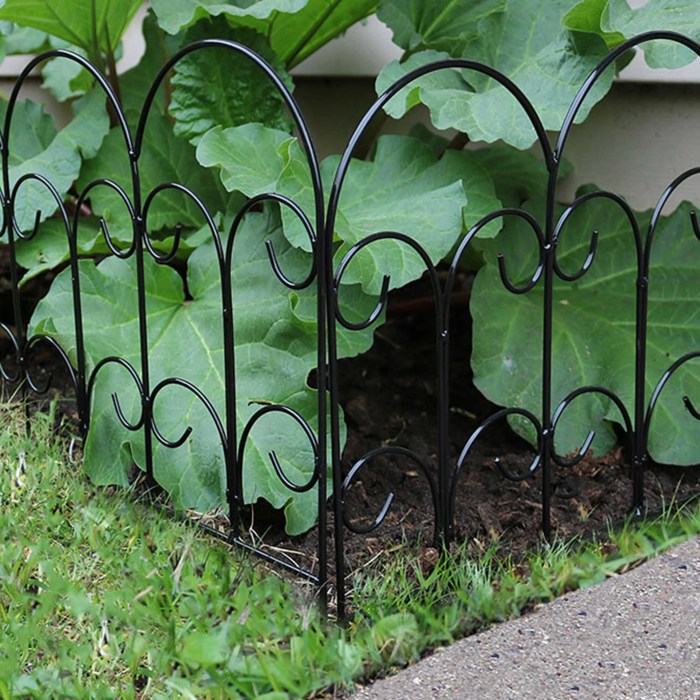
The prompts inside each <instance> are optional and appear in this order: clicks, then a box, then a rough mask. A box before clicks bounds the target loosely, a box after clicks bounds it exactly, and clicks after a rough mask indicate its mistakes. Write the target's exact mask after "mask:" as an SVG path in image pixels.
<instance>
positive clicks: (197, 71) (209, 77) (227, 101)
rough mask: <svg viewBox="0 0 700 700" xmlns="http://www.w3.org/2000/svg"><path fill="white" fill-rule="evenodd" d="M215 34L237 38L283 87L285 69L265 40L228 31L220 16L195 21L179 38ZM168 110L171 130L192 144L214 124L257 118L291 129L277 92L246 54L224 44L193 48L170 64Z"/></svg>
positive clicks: (194, 38)
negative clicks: (270, 69)
mask: <svg viewBox="0 0 700 700" xmlns="http://www.w3.org/2000/svg"><path fill="white" fill-rule="evenodd" d="M209 37H216V38H217V39H229V40H233V41H238V42H239V43H241V44H244V45H245V46H247V47H249V48H250V49H252V50H253V51H255V52H256V53H258V54H260V55H261V56H262V57H263V58H265V59H267V61H268V62H269V63H271V64H272V66H273V68H274V69H275V71H276V72H277V74H278V75H279V76H280V77H282V78H283V79H284V80H285V82H286V83H287V86H288V87H290V88H291V87H292V84H291V78H290V77H289V75H287V74H286V72H285V70H284V65H283V64H282V63H280V62H279V61H278V60H277V59H276V56H275V54H274V53H273V52H272V50H271V49H270V47H269V45H268V44H267V42H266V41H265V39H264V38H263V37H262V36H261V35H260V34H257V33H256V32H253V31H251V30H237V31H234V30H232V29H231V28H230V27H229V25H228V24H227V23H226V22H225V21H224V20H221V19H218V20H216V21H211V22H200V23H198V24H197V25H195V26H194V27H192V28H191V29H190V30H189V31H188V32H187V33H186V34H185V37H184V43H186V44H190V43H193V42H195V41H199V40H200V39H206V38H209ZM172 84H173V86H174V89H173V93H172V100H171V103H170V113H171V114H172V116H173V117H174V118H175V130H174V131H175V135H176V136H183V137H185V138H186V139H188V140H189V141H190V142H191V143H193V144H194V145H197V143H198V142H199V140H200V139H201V138H202V136H203V135H204V134H205V133H206V132H207V131H209V130H210V129H212V128H213V127H215V126H223V127H230V126H238V125H240V124H247V123H250V122H256V123H257V122H260V123H262V124H266V125H267V126H270V127H273V128H280V129H285V130H287V131H289V130H291V123H290V120H289V118H288V117H287V116H286V114H285V103H284V100H283V99H282V95H281V94H280V93H279V92H278V91H277V89H276V88H275V86H274V85H273V84H272V83H271V82H270V80H268V79H267V77H266V76H265V74H264V73H263V72H262V70H261V69H260V68H258V67H257V66H256V65H255V64H254V63H253V62H252V61H251V60H250V59H248V58H246V57H244V56H241V55H240V54H235V53H233V52H232V51H229V50H225V49H207V50H205V51H197V52H195V53H193V54H190V55H189V56H186V57H185V58H184V59H183V60H181V61H179V62H178V64H177V66H176V67H175V74H174V75H173V80H172Z"/></svg>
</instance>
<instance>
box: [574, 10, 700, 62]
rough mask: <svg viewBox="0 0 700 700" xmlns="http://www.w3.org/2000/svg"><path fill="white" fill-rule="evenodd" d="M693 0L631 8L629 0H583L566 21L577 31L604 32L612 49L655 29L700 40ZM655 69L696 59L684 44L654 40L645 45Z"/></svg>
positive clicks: (645, 51) (699, 22)
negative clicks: (674, 32)
mask: <svg viewBox="0 0 700 700" xmlns="http://www.w3.org/2000/svg"><path fill="white" fill-rule="evenodd" d="M696 9H697V8H696V7H695V3H694V2H692V0H655V1H654V2H649V3H646V4H645V5H643V6H642V7H639V8H637V9H634V10H631V9H630V7H629V5H628V4H627V2H626V0H607V1H605V2H603V0H583V2H581V3H579V4H578V5H576V6H575V7H574V8H573V9H572V10H571V12H569V13H568V14H567V15H566V16H565V18H564V20H565V23H566V25H567V26H568V27H570V28H571V29H576V30H583V31H590V32H595V33H599V34H602V35H603V36H604V37H605V38H606V41H607V43H608V45H609V46H610V47H611V48H612V47H614V46H617V45H618V44H621V43H622V42H623V41H624V40H625V39H629V38H631V37H633V36H635V35H637V34H642V33H644V32H649V31H655V30H660V29H663V30H666V31H676V32H680V33H681V34H685V35H686V36H689V37H690V38H691V39H695V41H698V40H699V39H700V21H699V20H698V16H697V12H696ZM642 50H643V51H644V56H645V58H646V61H647V63H648V64H649V66H651V67H652V68H679V67H680V66H684V65H686V64H687V63H690V62H691V61H692V60H694V59H695V58H697V56H696V54H695V53H694V52H693V51H691V50H690V49H688V48H686V47H685V46H681V45H680V44H675V43H671V42H668V41H654V42H651V43H648V44H645V45H644V46H642Z"/></svg>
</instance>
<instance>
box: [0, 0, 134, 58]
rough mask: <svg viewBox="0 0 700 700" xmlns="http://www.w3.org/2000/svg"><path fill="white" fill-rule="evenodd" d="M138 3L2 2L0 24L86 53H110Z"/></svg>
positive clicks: (111, 0)
mask: <svg viewBox="0 0 700 700" xmlns="http://www.w3.org/2000/svg"><path fill="white" fill-rule="evenodd" d="M141 4H142V2H141V0H2V1H1V2H0V20H9V21H10V22H16V23H17V24H20V25H22V26H26V27H33V28H34V29H39V30H41V31H43V32H46V33H47V34H51V35H53V36H56V37H58V38H60V39H63V40H64V41H67V42H69V43H71V44H75V45H76V46H80V47H81V48H83V49H85V50H86V51H88V52H89V53H91V54H92V53H95V52H96V51H100V52H102V53H107V52H108V51H110V50H111V51H114V50H115V49H116V47H117V45H118V44H119V41H120V39H121V37H122V34H123V33H124V31H125V30H126V28H127V27H128V26H129V23H130V22H131V20H132V19H133V18H134V15H135V14H136V11H137V10H138V9H139V7H140V6H141Z"/></svg>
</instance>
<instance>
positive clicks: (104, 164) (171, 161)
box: [79, 112, 230, 239]
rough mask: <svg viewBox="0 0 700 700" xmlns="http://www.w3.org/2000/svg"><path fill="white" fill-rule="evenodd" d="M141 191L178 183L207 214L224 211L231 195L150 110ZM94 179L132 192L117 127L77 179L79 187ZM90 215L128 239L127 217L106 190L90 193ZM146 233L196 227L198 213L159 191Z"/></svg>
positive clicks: (174, 196)
mask: <svg viewBox="0 0 700 700" xmlns="http://www.w3.org/2000/svg"><path fill="white" fill-rule="evenodd" d="M139 168H140V176H141V187H142V191H143V192H145V193H148V192H150V191H152V190H153V189H155V188H156V187H157V186H158V185H160V184H164V183H168V182H178V183H180V184H182V185H184V186H186V187H189V188H190V189H191V190H193V191H194V192H195V194H197V195H198V196H199V197H200V198H201V199H202V200H203V202H204V203H205V205H206V206H207V208H208V209H209V211H210V212H211V213H216V212H225V211H227V210H228V205H229V201H230V196H228V195H227V194H226V193H225V192H224V191H223V188H222V187H221V185H220V184H219V183H218V181H217V178H216V175H215V174H214V173H211V172H207V171H206V170H204V169H202V168H201V167H199V165H198V164H197V161H196V160H195V157H194V149H193V148H192V146H190V145H189V144H188V143H187V142H186V141H183V140H182V139H179V138H177V137H176V136H175V135H174V133H173V129H172V125H171V124H170V122H169V120H168V118H167V116H166V115H164V114H159V113H158V112H153V113H152V114H151V115H150V117H149V121H148V125H147V127H146V136H145V140H144V145H143V152H142V155H141V158H140V160H139ZM98 178H109V179H111V180H113V181H114V182H116V183H118V184H120V185H121V186H122V187H123V188H124V189H125V190H126V192H127V193H129V194H131V192H132V183H131V170H130V167H129V162H128V159H127V154H126V147H125V145H124V138H123V136H122V133H121V130H120V129H112V131H110V132H109V134H108V135H107V138H105V140H104V144H103V145H102V148H101V149H100V152H99V153H98V154H97V157H96V158H94V159H92V160H90V161H88V162H87V163H86V164H85V168H84V171H83V174H82V176H81V178H80V181H79V186H80V188H84V187H86V186H87V184H88V183H89V182H91V181H93V180H96V179H98ZM91 201H92V208H93V211H94V212H95V213H96V214H97V215H98V216H101V217H103V218H104V219H105V221H106V222H107V224H108V225H109V229H110V233H113V234H114V235H115V236H117V235H118V236H121V237H122V238H126V239H129V238H130V231H131V228H132V224H131V218H130V216H129V213H128V211H127V210H126V208H125V207H124V204H123V203H122V200H121V198H120V197H119V195H117V194H116V193H115V192H114V191H112V190H111V189H108V188H106V187H98V188H96V189H94V190H93V191H92V194H91ZM147 223H148V229H149V231H150V232H157V231H161V230H162V229H165V228H168V229H173V228H174V227H175V226H177V225H178V224H179V225H181V226H183V227H185V228H193V227H194V228H199V227H200V226H201V225H202V223H203V219H202V215H201V213H200V210H199V209H198V207H197V206H196V205H195V204H194V202H192V200H191V199H190V198H189V197H186V196H184V195H183V194H181V193H179V192H176V191H174V190H167V191H165V192H162V193H160V194H159V195H158V196H157V198H156V199H155V200H154V204H153V206H152V208H151V211H150V212H149V215H148V222H147Z"/></svg>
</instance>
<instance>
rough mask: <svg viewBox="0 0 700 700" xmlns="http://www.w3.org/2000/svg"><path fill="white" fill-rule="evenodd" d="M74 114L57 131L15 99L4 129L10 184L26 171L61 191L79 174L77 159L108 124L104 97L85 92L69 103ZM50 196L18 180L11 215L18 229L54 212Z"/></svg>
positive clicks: (88, 152)
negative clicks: (7, 129) (8, 124)
mask: <svg viewBox="0 0 700 700" xmlns="http://www.w3.org/2000/svg"><path fill="white" fill-rule="evenodd" d="M74 112H75V117H74V118H73V120H72V121H71V122H70V123H69V124H68V126H66V127H65V128H64V129H62V130H61V131H58V132H57V131H56V128H55V125H54V122H53V119H52V118H51V117H49V116H48V115H46V114H44V113H43V112H42V110H41V109H40V108H38V107H37V106H36V105H34V106H31V105H30V104H28V103H18V104H17V107H16V111H15V113H14V114H13V117H12V126H11V129H10V153H11V154H12V158H11V161H10V185H11V186H14V184H15V183H16V182H17V181H18V180H19V178H20V177H22V176H23V175H26V174H29V173H38V174H40V175H43V176H44V177H46V178H47V179H48V180H49V181H50V182H51V183H52V184H53V185H54V187H55V188H56V189H57V190H58V192H59V194H60V195H61V196H63V195H65V194H66V192H68V190H69V189H70V187H71V186H72V184H73V183H74V181H75V180H76V179H77V177H78V175H79V174H80V171H81V167H82V159H83V158H91V157H93V156H94V155H95V154H96V153H97V151H98V149H99V148H100V146H101V144H102V141H103V139H104V137H105V134H106V133H107V130H108V128H109V118H108V116H107V112H106V110H105V100H104V96H103V95H101V94H100V93H97V92H95V93H92V94H90V95H87V96H86V97H84V98H83V99H81V100H80V101H79V102H77V103H75V106H74ZM56 208H57V205H56V200H55V199H54V198H53V196H52V195H51V194H50V193H49V192H48V191H47V190H46V188H45V187H43V186H42V185H39V184H38V183H36V182H30V183H26V184H24V185H22V187H21V189H20V190H19V193H18V195H17V200H16V202H15V217H16V219H17V223H18V225H19V227H20V228H21V229H23V230H27V229H29V228H31V226H32V225H33V224H34V219H35V215H36V212H41V217H40V218H41V220H43V219H46V218H47V217H48V216H50V215H51V214H53V212H55V211H56Z"/></svg>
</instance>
